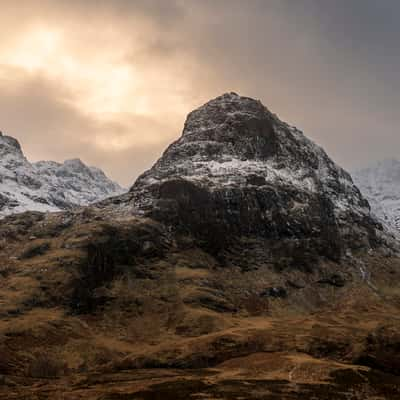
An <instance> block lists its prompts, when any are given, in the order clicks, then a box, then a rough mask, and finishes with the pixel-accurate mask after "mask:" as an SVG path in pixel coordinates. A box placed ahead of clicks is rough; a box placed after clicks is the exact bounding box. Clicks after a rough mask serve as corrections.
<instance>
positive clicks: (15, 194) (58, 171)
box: [0, 133, 123, 217]
mask: <svg viewBox="0 0 400 400" xmlns="http://www.w3.org/2000/svg"><path fill="white" fill-rule="evenodd" d="M122 192H123V189H122V188H121V187H120V186H119V185H118V184H117V183H115V182H112V181H111V180H110V179H108V178H107V177H106V176H105V175H104V173H103V172H102V171H101V170H99V169H98V168H94V167H88V166H86V165H85V164H83V163H82V161H80V160H78V159H74V160H67V161H65V162H64V163H62V164H60V163H57V162H53V161H40V162H37V163H30V162H29V161H28V160H27V159H26V157H25V156H24V154H23V152H22V149H21V146H20V144H19V143H18V141H17V140H16V139H14V138H13V137H10V136H4V135H3V134H1V133H0V216H3V217H4V216H5V215H9V214H13V213H19V212H23V211H27V210H34V211H42V212H45V211H59V210H62V209H69V208H72V207H75V206H78V205H88V204H90V203H93V202H95V201H98V200H102V199H104V198H106V197H109V196H112V195H116V194H120V193H122Z"/></svg>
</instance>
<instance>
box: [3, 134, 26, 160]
mask: <svg viewBox="0 0 400 400" xmlns="http://www.w3.org/2000/svg"><path fill="white" fill-rule="evenodd" d="M9 153H13V154H17V155H18V156H22V157H23V153H22V149H21V145H20V143H19V142H18V140H17V139H15V138H13V137H11V136H6V135H4V134H3V132H0V154H1V155H3V156H5V155H7V154H9Z"/></svg>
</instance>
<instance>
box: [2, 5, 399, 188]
mask: <svg viewBox="0 0 400 400" xmlns="http://www.w3.org/2000/svg"><path fill="white" fill-rule="evenodd" d="M399 17H400V5H399V4H398V2H397V1H395V0H386V1H384V2H376V1H374V0H353V1H352V2H350V3H349V2H348V1H345V0H337V1H334V2H332V1H330V0H299V1H291V0H267V1H265V0H253V1H251V2H243V1H239V0H229V1H225V0H216V1H211V0H204V1H195V0H185V1H183V0H176V1H173V0H171V1H168V2H167V1H164V0H96V1H94V0H87V1H79V0H69V1H66V0H41V1H39V0H21V1H18V2H14V3H6V4H4V5H2V14H1V16H0V35H1V37H2V42H1V43H0V93H1V95H0V118H1V121H2V126H1V129H3V130H4V131H8V132H9V133H10V134H12V135H14V136H16V137H17V138H19V139H20V140H21V142H22V144H23V146H24V149H25V150H26V152H27V154H28V156H29V157H31V158H33V159H39V158H49V159H57V160H62V159H65V158H70V157H81V158H82V159H84V161H87V162H89V163H92V164H97V165H98V166H100V167H102V168H104V169H105V170H106V172H108V173H109V174H111V176H112V177H113V178H115V179H118V180H119V181H121V182H123V183H124V184H125V185H128V184H131V183H132V182H133V180H134V179H135V177H136V176H137V175H138V174H139V173H141V172H142V171H143V169H144V168H147V167H149V166H150V165H151V164H152V163H153V162H154V160H155V159H156V158H157V157H158V156H159V155H160V153H161V152H162V150H163V148H164V147H165V146H166V145H167V144H168V143H169V142H170V141H171V140H173V139H175V138H177V137H178V136H179V135H180V132H181V130H182V126H183V123H184V119H185V116H186V114H187V113H188V112H190V111H191V110H192V109H193V108H194V107H197V106H198V105H200V104H202V103H204V102H206V101H207V100H209V99H210V98H213V97H215V96H218V95H219V94H221V93H223V92H227V91H232V90H233V91H236V92H239V93H242V94H244V95H248V96H252V97H256V98H259V99H261V100H262V101H263V102H264V103H265V104H266V105H267V106H268V107H269V108H270V109H271V110H272V111H274V112H277V113H278V114H279V115H280V116H281V117H282V118H283V119H285V120H287V121H288V122H290V123H293V124H296V125H298V126H299V127H300V128H302V129H303V130H304V131H305V133H306V134H307V135H308V136H310V137H311V138H313V139H314V140H316V141H317V142H318V143H320V144H321V145H323V146H324V147H325V148H326V149H327V151H328V152H329V153H330V154H331V155H333V157H334V158H335V159H336V160H337V161H339V162H340V163H342V164H343V165H344V166H345V167H348V168H353V167H355V166H358V165H360V164H363V163H365V162H368V161H370V160H371V159H378V158H384V157H388V156H393V155H396V153H397V149H398V148H399V145H400V135H398V126H399V122H400V116H399V115H398V111H397V108H398V104H399V103H400V90H399V89H400V81H399V80H398V76H397V75H398V70H399V68H400V51H399V50H398V39H399V36H400V28H399V26H398V23H397V21H398V19H399ZM355 149H356V150H357V152H356V154H355Z"/></svg>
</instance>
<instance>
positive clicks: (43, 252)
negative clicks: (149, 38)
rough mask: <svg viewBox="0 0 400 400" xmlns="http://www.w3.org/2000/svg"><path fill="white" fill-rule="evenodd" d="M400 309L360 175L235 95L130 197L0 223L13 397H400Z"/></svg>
mask: <svg viewBox="0 0 400 400" xmlns="http://www.w3.org/2000/svg"><path fill="white" fill-rule="evenodd" d="M48 168H49V166H48V165H47V166H45V169H48ZM55 168H56V166H55ZM57 168H58V167H57ZM399 309H400V257H399V251H398V242H397V240H396V238H395V237H393V236H392V235H391V234H390V232H388V231H387V230H386V229H385V227H384V226H382V224H381V223H380V222H378V221H377V220H376V218H375V217H374V216H373V215H372V214H371V212H370V209H369V205H368V202H367V201H366V200H365V199H364V198H363V196H362V195H361V193H360V192H359V190H358V189H357V187H356V186H355V185H354V184H353V182H352V179H351V177H350V175H349V174H348V173H347V172H345V171H344V170H343V169H342V168H340V167H339V166H338V165H336V164H335V163H334V162H333V161H332V160H331V159H330V158H329V157H328V155H327V154H326V153H325V152H324V151H323V150H322V149H321V148H320V147H318V146H317V145H315V144H314V143H313V142H312V141H310V140H309V139H307V138H306V137H305V136H304V135H303V134H302V133H301V132H300V131H299V130H298V129H296V128H294V127H292V126H290V125H288V124H286V123H284V122H282V121H280V120H279V118H278V117H277V116H275V115H274V114H272V113H271V112H270V111H269V110H268V109H267V108H266V107H264V106H263V105H262V104H261V103H260V102H259V101H257V100H253V99H251V98H247V97H242V96H239V95H237V94H234V93H227V94H224V95H222V96H220V97H217V98H216V99H214V100H211V101H210V102H208V103H206V104H205V105H203V106H201V107H199V108H198V109H197V110H195V111H193V112H192V113H190V114H189V116H188V118H187V120H186V123H185V126H184V129H183V134H182V136H181V137H180V138H179V139H178V140H177V141H176V142H174V143H172V144H171V145H170V146H169V147H168V148H167V149H166V151H165V152H164V154H163V155H162V156H161V158H160V159H159V160H158V161H157V162H156V164H155V165H154V166H153V167H152V168H151V169H150V170H148V171H147V172H145V173H144V174H143V175H141V176H140V177H139V178H138V179H137V181H136V182H135V183H134V185H133V186H132V187H131V189H130V190H129V192H127V193H124V194H122V195H118V196H114V197H111V198H108V199H106V200H103V201H100V202H97V203H95V204H92V205H89V206H87V207H79V208H75V209H70V210H66V211H63V212H58V213H40V212H26V213H23V214H16V215H11V216H8V217H5V218H4V219H2V221H1V222H0V400H2V399H7V400H13V399H21V398H24V399H41V398H55V399H57V398H60V396H61V398H63V399H66V400H69V399H71V400H74V399H78V398H85V399H86V398H87V399H91V400H100V399H102V400H111V399H114V400H122V399H138V400H139V399H145V400H150V399H174V400H186V399H189V398H193V399H197V398H210V399H211V398H213V399H226V400H228V399H229V400H231V399H249V400H252V399H261V398H262V399H271V400H272V399H283V400H286V399H287V400H294V399H306V398H307V399H311V398H314V399H321V400H330V399H338V400H346V399H363V400H373V399H398V398H400V392H399V388H400V361H399V357H398V354H399V348H400V320H399V318H397V315H398V314H399Z"/></svg>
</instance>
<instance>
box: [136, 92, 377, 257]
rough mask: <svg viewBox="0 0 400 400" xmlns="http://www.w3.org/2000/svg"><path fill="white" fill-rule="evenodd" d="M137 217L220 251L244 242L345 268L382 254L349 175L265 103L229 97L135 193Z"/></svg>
mask: <svg viewBox="0 0 400 400" xmlns="http://www.w3.org/2000/svg"><path fill="white" fill-rule="evenodd" d="M129 199H130V201H129V206H130V207H132V208H133V212H134V213H137V214H141V215H145V216H149V217H151V218H154V219H156V220H158V221H161V222H163V223H165V224H167V225H169V226H171V227H173V228H174V230H176V231H181V232H186V233H190V234H192V235H193V236H194V237H196V238H197V239H198V240H200V241H202V242H203V244H204V245H205V246H206V247H208V248H213V250H214V251H219V250H221V249H223V248H224V247H226V245H227V243H230V242H232V240H233V239H238V238H240V237H242V236H246V237H258V238H263V239H266V240H270V241H271V243H272V242H273V243H274V245H278V242H279V245H280V246H284V247H285V249H286V250H287V249H292V250H293V252H301V251H304V252H311V253H314V254H319V255H323V256H325V257H328V258H331V259H339V258H340V257H341V256H342V255H343V254H345V253H346V251H348V250H356V249H360V248H370V247H376V246H379V243H380V236H381V234H380V231H381V230H382V227H381V226H380V224H379V223H378V222H377V221H376V220H374V219H373V218H372V217H371V214H370V208H369V205H368V202H367V201H366V200H365V199H364V198H363V197H362V195H361V194H360V192H359V190H358V189H357V187H356V186H355V185H354V184H353V181H352V179H351V177H350V175H349V174H348V173H347V172H346V171H344V170H343V169H342V168H340V167H339V166H338V165H336V164H335V163H334V162H333V161H332V160H331V159H330V158H329V157H328V156H327V154H326V153H325V151H324V150H323V149H322V148H320V147H319V146H317V145H316V144H315V143H313V142H312V141H311V140H309V139H307V137H305V136H304V135H303V133H302V132H300V131H299V130H298V129H297V128H295V127H293V126H290V125H288V124H286V123H285V122H282V121H281V120H280V119H279V118H278V117H277V116H276V115H274V114H272V113H271V112H270V111H269V110H268V109H267V108H266V107H265V106H264V105H263V104H261V102H259V101H257V100H253V99H251V98H247V97H242V96H239V95H237V94H235V93H227V94H224V95H222V96H220V97H217V98H216V99H214V100H211V101H210V102H208V103H207V104H205V105H203V106H201V107H200V108H198V109H197V110H195V111H193V112H192V113H190V114H189V116H188V118H187V120H186V122H185V126H184V130H183V134H182V136H181V137H180V138H179V139H178V140H177V141H176V142H174V143H172V144H171V145H170V146H169V147H168V149H167V150H166V151H165V152H164V154H163V155H162V157H161V158H160V159H159V160H158V161H157V163H156V164H155V165H154V166H153V167H152V168H151V169H150V170H149V171H147V172H145V173H144V174H143V175H142V176H140V177H139V179H138V180H137V181H136V183H135V184H134V185H133V187H132V188H131V190H130V197H129Z"/></svg>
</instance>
